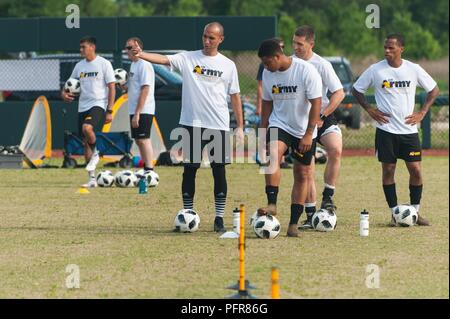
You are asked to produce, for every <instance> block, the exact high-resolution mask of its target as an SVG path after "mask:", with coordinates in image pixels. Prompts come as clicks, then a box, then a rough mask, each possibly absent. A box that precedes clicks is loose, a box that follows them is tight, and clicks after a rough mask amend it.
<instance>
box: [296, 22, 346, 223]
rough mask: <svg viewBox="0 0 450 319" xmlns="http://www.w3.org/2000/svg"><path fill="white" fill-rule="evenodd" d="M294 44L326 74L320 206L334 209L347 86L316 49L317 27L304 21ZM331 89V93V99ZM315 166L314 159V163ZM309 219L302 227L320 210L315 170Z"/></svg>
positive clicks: (320, 129)
mask: <svg viewBox="0 0 450 319" xmlns="http://www.w3.org/2000/svg"><path fill="white" fill-rule="evenodd" d="M292 44H293V46H294V52H295V55H294V57H296V58H300V59H303V60H305V61H307V62H309V63H311V64H312V65H313V66H314V67H315V68H316V70H317V71H318V72H319V74H320V77H321V78H322V108H321V110H320V121H319V122H318V124H317V127H318V132H317V142H319V143H320V144H322V145H323V146H324V147H325V150H326V151H327V153H328V161H327V165H326V167H325V172H324V177H323V179H324V182H325V187H324V189H323V192H322V203H321V205H320V208H331V209H334V208H335V206H334V203H333V200H332V198H333V195H334V189H335V187H336V182H337V179H338V176H339V170H340V167H341V154H342V133H341V129H340V128H339V126H338V125H337V120H336V117H335V116H334V113H333V112H334V111H335V110H336V108H337V107H338V106H339V104H340V103H341V102H342V100H343V99H344V97H345V93H344V89H343V87H342V84H341V81H340V80H339V78H338V76H337V75H336V72H334V69H333V66H332V65H331V63H330V62H329V61H327V60H325V59H324V58H322V57H321V56H319V55H318V54H316V53H314V52H313V48H314V45H315V34H314V29H313V28H312V27H311V26H308V25H304V26H301V27H299V28H298V29H297V30H296V31H295V34H294V38H293V39H292ZM328 91H330V93H331V96H330V98H329V99H328V96H327V94H328ZM311 165H312V166H313V170H314V166H315V165H314V161H313V163H312V164H311ZM305 211H306V217H307V219H306V221H305V222H304V223H303V225H302V226H300V229H312V228H313V227H312V216H313V215H314V213H315V212H316V183H315V181H314V174H312V175H311V180H310V181H309V192H308V197H307V200H306V203H305Z"/></svg>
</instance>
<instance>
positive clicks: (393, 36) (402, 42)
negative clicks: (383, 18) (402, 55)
mask: <svg viewBox="0 0 450 319" xmlns="http://www.w3.org/2000/svg"><path fill="white" fill-rule="evenodd" d="M390 39H395V40H397V43H398V44H399V45H400V46H401V47H404V46H405V37H404V36H403V35H401V34H400V33H391V34H388V36H387V37H386V40H390Z"/></svg>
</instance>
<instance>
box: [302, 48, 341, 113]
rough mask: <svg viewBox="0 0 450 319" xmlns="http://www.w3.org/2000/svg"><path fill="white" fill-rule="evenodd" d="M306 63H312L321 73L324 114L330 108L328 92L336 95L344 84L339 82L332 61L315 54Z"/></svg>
mask: <svg viewBox="0 0 450 319" xmlns="http://www.w3.org/2000/svg"><path fill="white" fill-rule="evenodd" d="M293 57H294V58H296V59H300V58H298V57H297V56H296V55H293ZM305 61H306V62H309V63H311V64H312V65H313V66H314V67H315V68H316V70H317V71H318V72H319V74H320V77H321V78H322V108H321V112H323V110H324V109H325V108H326V107H327V106H328V103H329V102H330V100H329V99H328V96H327V93H328V91H330V92H331V93H334V92H336V91H337V90H340V89H342V88H343V87H342V83H341V81H340V80H339V78H338V76H337V74H336V72H335V71H334V69H333V66H332V65H331V63H330V61H328V60H325V59H324V58H322V57H321V56H320V55H318V54H316V53H313V55H312V57H311V58H310V59H309V60H305Z"/></svg>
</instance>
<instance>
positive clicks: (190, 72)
mask: <svg viewBox="0 0 450 319" xmlns="http://www.w3.org/2000/svg"><path fill="white" fill-rule="evenodd" d="M223 40H224V30H223V26H222V25H221V24H220V23H218V22H212V23H209V24H207V25H206V26H205V28H204V30H203V49H202V50H198V51H190V52H182V53H178V54H175V55H170V56H165V55H160V54H154V53H145V52H142V50H139V48H136V49H134V50H133V51H134V52H133V53H134V54H136V56H138V57H139V58H141V59H144V60H147V61H149V62H152V63H158V64H164V65H170V66H172V67H174V68H176V69H177V70H178V71H180V73H181V75H182V77H183V89H182V99H181V105H182V107H181V116H180V124H181V126H182V127H183V128H184V129H185V133H186V135H185V136H183V140H182V143H183V159H184V172H183V181H182V187H181V188H182V196H183V206H184V208H185V209H192V208H193V205H194V204H193V203H194V194H195V176H196V173H197V170H198V168H199V167H200V163H201V156H202V150H203V148H204V147H205V146H206V145H207V144H208V147H209V148H210V147H211V145H212V147H213V151H214V154H210V155H211V156H210V162H211V168H212V172H213V176H214V197H215V209H216V217H215V220H214V231H216V232H219V233H222V232H225V227H224V224H223V215H224V210H225V203H226V196H227V182H226V176H225V165H226V164H229V163H230V143H229V126H230V115H229V111H228V102H227V97H228V96H230V100H231V104H232V106H233V111H234V113H235V116H236V122H237V135H238V139H239V140H242V139H243V121H242V103H241V98H240V95H239V92H240V90H239V81H238V73H237V69H236V65H235V64H234V62H233V61H231V60H230V59H228V58H227V57H225V56H224V55H222V54H221V53H219V51H218V49H219V45H220V44H221V43H222V42H223ZM210 142H211V143H210ZM209 150H210V153H212V152H211V150H212V149H211V148H210V149H209ZM211 157H212V159H211Z"/></svg>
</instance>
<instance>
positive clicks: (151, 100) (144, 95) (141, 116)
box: [122, 37, 155, 172]
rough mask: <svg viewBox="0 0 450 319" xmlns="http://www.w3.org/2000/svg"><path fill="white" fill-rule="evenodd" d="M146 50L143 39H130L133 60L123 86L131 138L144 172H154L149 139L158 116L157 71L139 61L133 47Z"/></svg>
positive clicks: (127, 48)
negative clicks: (155, 116)
mask: <svg viewBox="0 0 450 319" xmlns="http://www.w3.org/2000/svg"><path fill="white" fill-rule="evenodd" d="M135 47H136V48H137V47H138V48H140V49H141V50H142V49H143V48H144V44H143V42H142V40H141V39H139V38H137V37H133V38H130V39H128V40H127V42H126V44H125V49H126V50H127V54H128V58H129V59H130V61H131V66H130V71H129V72H128V82H127V85H126V86H122V89H125V90H126V91H127V92H128V111H129V113H130V127H131V137H132V138H133V139H134V140H135V142H136V144H137V146H138V148H139V153H140V154H141V157H142V161H143V163H144V171H146V172H148V171H151V170H153V149H152V143H151V140H150V131H151V128H152V122H153V117H154V115H155V71H154V69H153V65H152V64H151V63H150V62H147V61H145V60H142V59H139V58H138V57H137V56H135V55H134V54H133V53H132V49H133V48H135Z"/></svg>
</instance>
